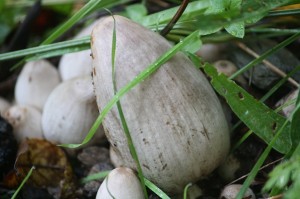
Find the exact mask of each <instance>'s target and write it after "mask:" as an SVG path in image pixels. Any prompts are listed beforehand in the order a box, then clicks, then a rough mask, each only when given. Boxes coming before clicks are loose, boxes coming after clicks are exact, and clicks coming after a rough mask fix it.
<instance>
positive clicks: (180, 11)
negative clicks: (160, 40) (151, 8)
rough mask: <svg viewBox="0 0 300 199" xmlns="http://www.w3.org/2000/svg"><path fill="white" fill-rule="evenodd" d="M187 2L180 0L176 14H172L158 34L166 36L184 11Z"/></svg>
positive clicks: (186, 0)
mask: <svg viewBox="0 0 300 199" xmlns="http://www.w3.org/2000/svg"><path fill="white" fill-rule="evenodd" d="M188 4H189V0H183V1H182V3H181V5H180V7H179V9H178V10H177V12H176V14H175V15H174V16H173V18H172V19H171V21H170V22H169V23H168V24H167V25H166V27H164V29H162V31H160V35H162V36H166V35H167V34H168V33H169V32H170V31H171V30H172V28H173V27H174V25H175V24H176V22H177V21H178V19H179V18H180V17H181V15H182V13H183V12H184V10H185V8H186V7H187V5H188Z"/></svg>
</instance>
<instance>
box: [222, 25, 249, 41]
mask: <svg viewBox="0 0 300 199" xmlns="http://www.w3.org/2000/svg"><path fill="white" fill-rule="evenodd" d="M225 30H226V31H227V32H228V33H229V34H231V35H232V36H234V37H238V38H243V37H244V36H245V23H244V22H237V23H232V24H229V25H226V26H225Z"/></svg>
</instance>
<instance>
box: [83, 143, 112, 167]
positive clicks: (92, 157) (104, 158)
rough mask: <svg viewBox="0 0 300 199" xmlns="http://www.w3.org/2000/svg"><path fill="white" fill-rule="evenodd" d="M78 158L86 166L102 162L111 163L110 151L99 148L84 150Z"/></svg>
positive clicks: (91, 147)
mask: <svg viewBox="0 0 300 199" xmlns="http://www.w3.org/2000/svg"><path fill="white" fill-rule="evenodd" d="M77 158H78V160H79V161H80V162H81V163H82V164H84V165H85V166H93V165H95V164H97V163H101V162H110V160H109V151H108V149H107V148H104V147H98V146H90V147H87V148H85V149H83V150H82V152H81V153H79V154H78V156H77Z"/></svg>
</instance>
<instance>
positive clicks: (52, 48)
mask: <svg viewBox="0 0 300 199" xmlns="http://www.w3.org/2000/svg"><path fill="white" fill-rule="evenodd" d="M81 47H82V48H86V49H88V48H90V36H86V37H82V38H80V39H74V40H70V41H63V42H57V43H54V44H48V45H43V46H37V47H32V48H27V49H24V50H18V51H13V52H8V53H3V54H0V61H3V60H8V59H14V58H18V57H24V56H28V58H27V59H31V57H30V56H38V55H39V54H43V55H44V56H46V55H47V54H48V53H49V54H56V55H58V54H60V53H59V52H60V51H64V50H68V49H69V50H71V51H72V49H73V52H75V51H76V48H79V49H78V50H82V49H81Z"/></svg>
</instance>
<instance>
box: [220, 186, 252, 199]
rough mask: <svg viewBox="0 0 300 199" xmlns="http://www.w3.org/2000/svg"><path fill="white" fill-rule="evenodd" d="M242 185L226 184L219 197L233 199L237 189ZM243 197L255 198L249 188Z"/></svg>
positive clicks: (237, 191)
mask: <svg viewBox="0 0 300 199" xmlns="http://www.w3.org/2000/svg"><path fill="white" fill-rule="evenodd" d="M242 186H243V185H241V184H232V185H228V186H226V187H225V188H224V189H223V191H222V193H221V196H220V199H235V198H236V196H237V195H238V193H239V191H240V190H241V188H242ZM243 198H247V199H255V198H256V197H255V195H254V193H253V191H252V190H251V189H250V188H248V189H247V191H246V193H245V194H244V196H243Z"/></svg>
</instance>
